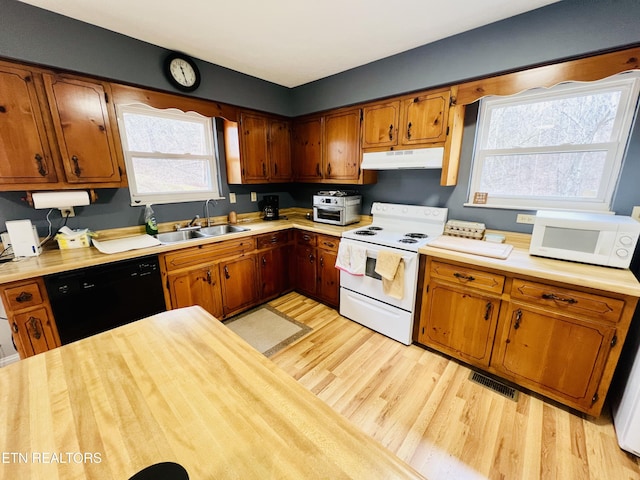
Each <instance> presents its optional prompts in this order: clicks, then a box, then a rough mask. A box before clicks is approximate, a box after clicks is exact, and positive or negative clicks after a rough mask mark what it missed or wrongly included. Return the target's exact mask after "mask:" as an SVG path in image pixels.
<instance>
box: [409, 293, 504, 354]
mask: <svg viewBox="0 0 640 480" xmlns="http://www.w3.org/2000/svg"><path fill="white" fill-rule="evenodd" d="M468 290H469V289H464V288H460V287H454V286H450V285H447V284H444V283H441V282H435V281H434V282H431V283H430V284H429V292H428V300H427V302H426V303H425V304H424V307H425V310H423V311H424V312H425V314H426V315H427V317H428V318H429V324H428V326H423V327H422V328H421V330H420V333H419V341H420V343H423V344H425V345H427V344H428V345H438V346H439V347H440V348H441V349H442V350H443V351H446V352H447V353H449V354H451V355H457V356H460V357H462V358H464V359H467V360H472V361H474V362H477V363H479V364H482V365H486V366H489V360H490V358H491V349H492V345H493V340H494V337H495V331H496V324H497V322H498V313H499V312H500V297H497V298H496V297H495V296H490V295H486V294H482V293H478V292H474V291H471V292H470V291H468Z"/></svg>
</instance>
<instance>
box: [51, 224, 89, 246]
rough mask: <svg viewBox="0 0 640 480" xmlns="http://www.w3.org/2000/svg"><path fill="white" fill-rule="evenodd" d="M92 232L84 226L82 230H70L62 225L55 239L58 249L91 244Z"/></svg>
mask: <svg viewBox="0 0 640 480" xmlns="http://www.w3.org/2000/svg"><path fill="white" fill-rule="evenodd" d="M92 236H93V232H90V231H89V229H87V228H84V229H82V230H71V229H70V228H67V227H62V228H61V229H60V231H59V232H58V234H57V235H56V236H55V239H56V240H57V241H58V248H60V250H69V249H72V248H85V247H90V246H91V237H92Z"/></svg>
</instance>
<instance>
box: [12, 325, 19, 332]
mask: <svg viewBox="0 0 640 480" xmlns="http://www.w3.org/2000/svg"><path fill="white" fill-rule="evenodd" d="M11 329H12V330H13V333H18V324H17V323H16V322H13V324H12V325H11Z"/></svg>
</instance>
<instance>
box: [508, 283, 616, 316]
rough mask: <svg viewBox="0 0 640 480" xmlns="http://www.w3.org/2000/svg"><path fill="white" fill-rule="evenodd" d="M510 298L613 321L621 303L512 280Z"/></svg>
mask: <svg viewBox="0 0 640 480" xmlns="http://www.w3.org/2000/svg"><path fill="white" fill-rule="evenodd" d="M511 298H512V299H517V300H523V301H526V302H529V303H534V304H537V305H543V306H546V307H549V308H551V309H553V310H554V311H556V312H564V313H566V314H568V315H581V316H585V317H590V318H595V319H599V320H607V321H609V322H617V321H618V320H619V319H620V315H621V314H622V310H623V308H624V301H622V300H618V299H616V298H608V297H603V296H600V295H594V294H591V293H586V292H580V291H577V290H570V289H566V288H561V287H555V286H552V285H545V284H543V283H535V282H529V281H525V280H521V279H519V278H514V279H513V285H512V287H511Z"/></svg>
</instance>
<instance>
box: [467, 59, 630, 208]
mask: <svg viewBox="0 0 640 480" xmlns="http://www.w3.org/2000/svg"><path fill="white" fill-rule="evenodd" d="M638 87H639V85H638V72H632V73H625V74H621V75H618V76H616V77H615V78H612V79H607V80H601V81H598V82H589V83H568V84H562V85H558V86H556V87H553V88H550V89H536V90H535V91H528V92H524V93H520V94H517V95H513V96H510V97H488V98H485V99H483V100H481V104H480V111H479V116H478V131H477V135H476V145H475V151H474V158H473V167H472V170H471V182H470V188H469V200H468V202H469V203H467V204H466V205H468V206H486V207H494V208H514V209H523V210H537V209H541V208H544V209H554V208H556V209H558V208H559V209H565V210H567V209H568V210H589V211H608V210H609V209H610V205H611V201H612V198H613V194H614V191H615V188H616V184H617V182H618V177H619V175H620V170H621V167H622V160H623V157H624V151H625V148H626V145H627V140H628V137H629V133H630V131H631V126H632V124H633V118H634V113H635V110H636V104H637V101H638ZM485 193H486V199H483V200H477V199H478V198H482V197H483V196H484V195H483V194H485ZM474 198H475V199H476V203H473V202H474ZM483 201H484V202H486V203H484V204H482V205H480V203H482V202H483Z"/></svg>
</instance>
